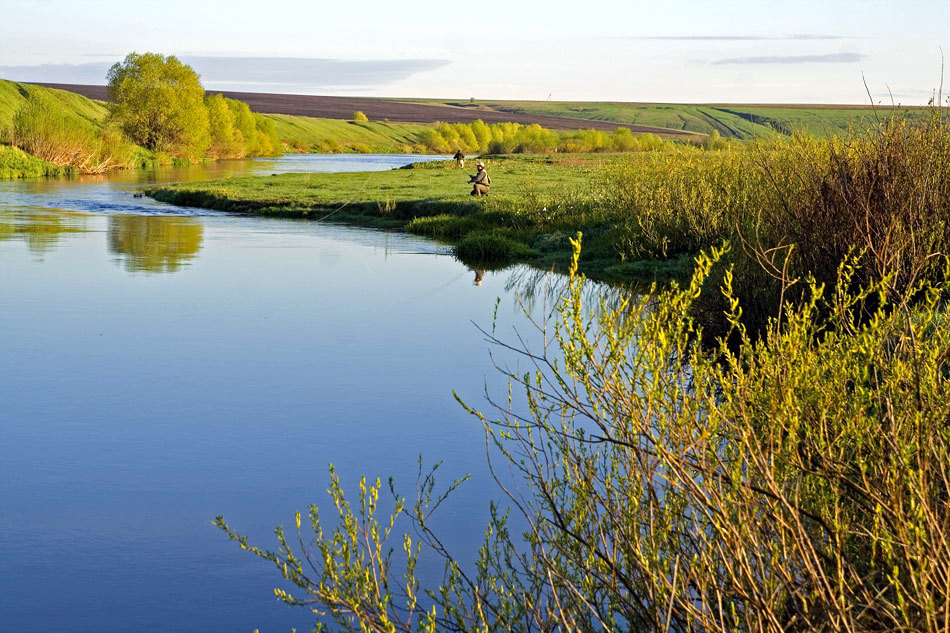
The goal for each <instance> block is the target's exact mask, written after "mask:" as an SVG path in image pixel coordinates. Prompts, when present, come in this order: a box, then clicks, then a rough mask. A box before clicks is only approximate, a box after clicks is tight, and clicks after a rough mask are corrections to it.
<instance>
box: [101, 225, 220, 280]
mask: <svg viewBox="0 0 950 633" xmlns="http://www.w3.org/2000/svg"><path fill="white" fill-rule="evenodd" d="M203 237H204V225H203V224H202V223H201V222H200V221H198V220H195V219H194V218H186V217H175V216H161V215H113V216H110V217H109V251H110V252H112V253H113V254H115V255H119V256H120V257H119V259H121V260H122V261H123V262H124V263H125V269H126V270H128V271H129V272H148V273H170V272H175V271H176V270H178V269H179V268H181V267H182V266H187V265H188V261H189V260H191V259H193V258H194V257H195V255H196V254H197V253H198V251H199V250H201V242H202V239H203Z"/></svg>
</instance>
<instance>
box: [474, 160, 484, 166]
mask: <svg viewBox="0 0 950 633" xmlns="http://www.w3.org/2000/svg"><path fill="white" fill-rule="evenodd" d="M475 166H476V167H484V166H485V163H483V162H481V161H478V162H477V163H475Z"/></svg>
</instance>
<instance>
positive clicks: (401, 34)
mask: <svg viewBox="0 0 950 633" xmlns="http://www.w3.org/2000/svg"><path fill="white" fill-rule="evenodd" d="M0 15H3V18H4V24H3V27H2V37H0V78H3V79H13V80H17V81H39V82H59V83H87V84H104V83H105V73H106V71H107V70H108V68H109V67H110V66H111V65H112V64H114V63H116V62H118V61H120V60H122V59H123V58H124V57H125V55H127V54H128V53H130V52H133V51H134V52H138V53H144V52H154V53H161V54H164V55H176V56H178V57H179V58H180V59H182V61H184V62H185V63H188V64H190V65H191V66H192V67H193V68H194V69H195V70H196V71H197V72H198V73H199V74H200V75H201V78H202V83H203V84H204V86H205V88H208V89H217V90H235V91H252V92H278V93H293V94H319V95H353V96H379V97H431V98H452V99H469V98H475V99H484V100H489V99H530V100H545V99H548V98H550V99H553V100H555V101H639V102H668V103H709V102H718V103H863V104H866V103H869V102H870V101H872V100H873V101H874V102H875V103H878V102H880V103H891V102H892V101H893V102H895V103H900V104H905V105H913V104H925V103H927V101H928V100H929V99H930V98H932V97H933V96H934V95H935V92H936V91H937V90H938V89H939V87H940V82H941V59H942V57H941V56H942V53H941V47H942V48H943V51H945V52H946V53H947V54H948V55H950V0H890V1H886V2H885V1H879V0H822V1H815V0H784V1H780V0H755V1H750V0H703V1H699V0H690V1H686V0H651V1H649V2H640V1H638V0H627V1H624V2H621V1H605V0H576V1H573V2H563V1H559V0H552V1H551V2H546V3H541V2H526V1H522V0H506V1H495V0H485V1H482V2H461V1H457V0H443V1H441V2H432V1H425V2H423V1H414V0H403V1H402V2H394V1H389V2H378V1H376V0H350V1H340V0H337V1H335V2H327V1H325V0H307V1H296V0H292V1H282V0H269V1H261V0H258V1H255V2H250V1H246V0H231V1H229V2H222V1H218V0H210V1H207V0H187V1H183V0H161V1H152V0H137V1H134V2H132V1H129V0H122V1H119V0H81V1H80V0H69V1H62V0H0ZM947 83H948V89H947V90H946V91H944V92H945V94H946V93H950V81H948V82H947ZM868 93H870V96H869V94H868Z"/></svg>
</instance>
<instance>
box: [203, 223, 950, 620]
mask: <svg viewBox="0 0 950 633" xmlns="http://www.w3.org/2000/svg"><path fill="white" fill-rule="evenodd" d="M721 254H722V252H721V251H714V252H713V254H712V256H711V257H705V256H703V257H700V258H698V259H697V271H696V273H695V276H694V277H693V279H692V281H691V282H690V283H689V284H688V286H687V287H685V288H682V289H680V288H678V287H673V288H672V289H670V290H668V291H666V292H662V293H655V294H654V295H653V296H650V297H646V298H642V299H639V300H626V299H624V300H620V301H619V302H616V303H615V304H611V305H608V304H607V303H606V302H602V303H601V304H600V305H599V306H589V305H587V304H586V302H585V299H584V298H585V296H587V295H586V293H585V292H584V288H585V282H584V280H583V278H582V277H580V276H578V275H577V274H576V267H577V263H578V260H579V255H580V245H579V240H578V241H577V242H575V251H574V256H573V265H572V269H571V270H572V274H571V277H570V283H569V287H568V289H567V293H566V295H565V296H564V297H563V298H562V299H560V300H559V301H558V302H557V303H556V305H555V312H554V315H553V317H545V318H544V321H543V322H537V323H534V322H532V323H531V326H532V327H536V328H538V329H539V330H540V331H541V332H542V333H543V334H544V339H543V340H544V341H545V344H544V346H543V347H541V348H539V349H532V348H531V347H528V346H526V344H525V342H524V341H525V339H523V338H520V337H519V338H518V339H517V341H518V342H516V343H509V342H508V341H505V340H502V339H499V338H496V336H495V334H494V329H493V330H492V331H491V332H486V335H488V336H489V338H490V340H492V341H493V342H495V343H496V344H497V345H498V346H499V349H498V352H499V353H500V354H507V353H512V352H514V353H516V354H517V355H518V356H519V357H521V358H523V360H524V361H526V363H527V364H528V365H530V366H532V367H534V368H536V371H535V372H534V373H531V372H529V373H520V371H517V370H516V371H509V370H506V369H504V367H505V366H506V365H500V366H499V370H500V371H501V372H502V373H503V374H504V375H505V376H506V377H507V378H508V380H509V389H508V391H507V392H506V393H504V394H501V398H500V399H499V401H498V402H497V403H496V402H494V401H492V402H491V405H492V407H493V408H494V410H495V413H494V414H492V415H491V416H487V415H484V414H482V413H481V412H479V411H477V410H476V409H475V408H473V407H471V406H469V405H467V404H464V403H463V406H464V407H465V408H466V410H468V411H469V412H470V413H471V414H472V415H474V416H475V417H476V418H477V419H478V420H479V421H480V422H481V423H482V424H483V425H484V427H485V431H486V433H487V434H488V436H489V438H490V440H491V442H492V443H493V444H494V447H495V448H496V449H497V451H498V457H497V459H499V460H500V461H501V462H503V463H504V465H506V466H507V467H508V468H509V469H510V470H511V472H512V473H513V476H514V477H516V479H520V481H519V482H517V483H518V484H519V485H517V486H511V487H507V488H506V489H505V493H506V494H507V495H508V496H509V499H510V502H511V504H512V506H513V508H515V510H516V511H519V512H521V513H523V515H524V520H525V523H526V525H527V526H528V527H527V529H526V530H525V532H524V533H523V535H522V537H521V538H520V539H519V538H518V537H517V535H514V534H512V533H511V532H510V531H509V529H508V526H507V520H506V516H505V514H504V513H503V512H500V511H498V510H497V509H496V508H495V507H494V506H493V507H492V513H491V516H492V518H491V521H490V523H489V525H488V526H487V529H486V537H485V541H484V543H483V544H482V546H481V548H480V549H479V551H478V554H477V556H476V557H475V562H474V564H473V565H472V566H471V567H469V568H466V569H463V568H462V566H461V564H460V563H459V562H458V560H457V559H454V558H453V557H452V556H450V555H449V553H448V552H447V551H446V550H445V548H444V547H443V546H442V541H441V540H440V539H439V537H438V534H437V533H436V532H434V531H433V529H432V527H431V523H432V522H431V517H432V514H433V512H434V511H435V510H436V509H437V508H438V506H439V504H440V503H441V502H442V501H443V500H444V499H445V497H446V495H447V494H449V493H450V492H451V491H452V490H454V489H455V488H456V487H457V486H458V485H459V483H460V482H459V481H456V482H453V483H452V484H450V486H449V488H448V491H447V492H446V493H444V494H437V493H435V492H434V490H435V476H434V472H433V473H430V474H428V475H425V476H420V479H419V481H420V483H419V486H418V491H417V493H416V495H415V497H416V499H417V501H416V503H415V504H410V503H407V502H406V501H405V499H404V498H402V497H400V496H399V495H397V494H396V493H395V492H393V495H394V509H393V512H392V513H391V514H389V515H388V516H387V518H386V519H385V521H384V522H383V523H382V524H380V523H379V522H378V520H377V518H376V513H377V499H378V494H379V490H380V485H379V482H378V480H377V483H376V485H374V486H367V485H366V482H365V479H364V480H363V481H362V482H361V484H360V497H359V498H360V504H359V505H358V506H357V507H356V508H352V507H351V506H350V505H349V504H348V503H347V502H346V499H345V496H344V494H343V491H342V488H341V487H340V484H339V480H338V479H337V478H336V476H335V473H332V471H331V488H330V493H331V497H332V499H333V501H334V504H335V506H336V509H337V515H338V519H339V524H340V527H339V528H337V529H335V530H333V531H332V532H331V533H325V532H324V531H323V527H322V524H321V522H320V514H319V510H318V509H317V508H316V507H314V506H311V510H310V517H311V526H310V527H311V532H308V533H307V534H306V535H304V533H303V532H301V531H300V530H301V528H300V526H301V520H300V515H299V514H298V515H297V517H296V524H297V529H298V538H297V542H296V543H294V544H291V543H290V542H289V541H288V540H287V539H285V537H284V533H283V530H282V529H281V528H278V529H277V531H276V532H277V536H278V543H279V545H280V548H279V550H278V551H277V552H270V551H264V550H261V549H259V548H257V547H255V546H252V545H249V543H248V541H247V539H246V538H245V537H243V536H241V535H239V534H238V533H237V532H235V531H234V530H233V529H232V528H230V527H229V526H228V525H227V524H226V523H225V522H224V520H223V519H222V518H221V517H218V518H217V520H216V521H215V523H216V525H218V527H220V528H221V529H222V530H225V531H226V532H227V533H228V536H229V537H230V538H231V539H234V540H236V541H238V543H239V544H240V545H241V547H242V549H248V550H250V551H252V552H254V553H255V554H257V555H258V556H261V557H263V558H265V559H267V560H269V561H271V562H272V563H274V564H275V565H276V566H277V568H278V570H279V573H280V574H281V575H282V576H283V577H285V578H288V579H290V580H291V581H292V582H293V583H294V584H295V586H296V589H297V592H299V593H298V595H291V594H290V593H287V592H284V591H283V590H280V589H278V590H275V593H276V594H277V595H278V596H279V597H281V598H282V599H284V601H285V602H288V603H289V604H295V605H300V604H307V605H308V606H311V608H314V609H315V610H316V611H317V612H318V613H329V614H330V615H331V616H332V618H333V619H334V621H335V622H336V623H337V625H338V626H339V628H340V629H341V630H348V631H352V630H363V631H406V632H408V631H417V630H432V629H433V628H434V627H437V628H438V629H439V630H455V631H486V630H497V631H554V630H571V631H603V630H618V629H621V630H632V631H640V630H649V631H683V632H686V631H716V632H723V633H725V632H730V633H731V632H736V631H788V630H796V631H820V630H832V629H834V630H854V631H872V630H873V631H883V630H915V631H928V632H933V633H937V632H938V631H943V630H945V626H946V620H945V613H946V609H947V608H948V595H947V592H946V579H947V578H948V577H950V547H948V546H947V541H946V526H947V525H948V522H950V480H948V478H947V476H946V465H947V464H948V463H950V429H948V427H947V424H946V420H947V419H948V416H950V397H948V396H950V328H948V327H947V319H948V316H947V312H946V305H945V303H944V297H943V295H944V292H943V290H942V289H941V287H937V286H932V285H930V284H928V283H926V282H922V283H919V284H914V285H912V286H910V287H906V288H904V289H903V290H902V291H901V292H900V293H899V294H898V295H893V293H892V291H891V287H890V283H891V280H890V279H885V280H882V281H881V282H877V283H873V284H871V285H868V286H860V285H856V284H855V279H856V278H855V274H856V272H858V269H857V268H856V267H855V266H853V265H852V264H851V263H845V264H843V265H842V266H841V267H840V268H839V272H838V278H837V281H836V283H835V285H834V286H833V287H832V288H831V289H830V290H826V287H825V286H822V285H816V284H810V285H809V286H808V300H807V301H805V302H804V303H802V304H800V305H798V306H794V305H786V306H785V308H784V311H783V313H782V315H781V319H777V320H775V321H773V327H771V328H770V329H769V330H768V332H767V335H766V336H765V337H764V338H761V339H758V340H754V339H753V338H751V337H749V336H748V334H747V333H746V331H745V330H744V328H743V327H742V325H741V319H740V317H741V304H740V302H739V301H738V300H736V299H735V297H734V296H733V295H732V290H731V281H732V277H731V275H728V274H727V275H726V276H725V278H724V283H723V287H722V292H723V293H724V295H725V297H726V299H727V303H728V305H729V310H728V318H729V320H730V322H731V323H732V325H733V327H734V329H735V332H734V333H735V335H736V336H737V337H738V339H739V344H738V345H737V346H729V345H727V343H726V339H724V338H721V339H718V340H705V339H704V335H703V332H702V331H701V329H700V328H699V327H698V325H697V323H696V322H695V320H694V319H693V317H692V314H693V312H694V310H693V305H694V303H695V301H696V300H697V298H698V297H700V296H701V294H702V292H703V287H704V286H705V282H704V277H705V276H706V275H708V274H709V273H710V270H711V268H712V265H713V262H714V260H715V259H717V258H718V257H719V256H720V255H721ZM941 282H942V284H946V283H948V282H950V265H947V262H946V261H945V262H944V267H943V272H942V275H941ZM888 295H890V296H892V297H893V298H894V301H893V302H890V301H886V302H884V303H882V302H881V301H880V298H881V297H883V296H888ZM547 314H548V313H547V311H545V315H547ZM526 316H527V315H526ZM511 366H513V367H514V366H516V365H514V364H512V365H511ZM513 390H520V391H521V392H522V394H523V396H524V400H523V401H521V402H523V404H522V405H519V404H517V402H519V400H515V399H513V398H512V392H513ZM843 395H844V396H845V397H842V396H843ZM460 402H461V400H460ZM499 465H500V464H499ZM497 467H498V465H496V468H497ZM390 488H391V489H392V484H390ZM399 521H402V522H403V525H405V528H403V529H408V528H411V529H412V532H411V533H412V534H414V535H415V537H411V536H410V535H409V534H410V532H408V531H407V532H405V535H404V536H403V539H402V543H403V551H404V552H405V555H406V562H405V565H404V566H403V567H402V568H401V569H400V570H399V571H396V569H395V568H394V566H393V565H392V564H391V562H390V559H389V557H388V556H386V555H385V552H387V551H391V550H390V549H389V548H390V547H391V546H390V545H388V543H387V541H388V540H389V539H391V538H393V537H394V536H393V535H394V534H395V533H396V530H397V526H396V523H397V522H399ZM428 553H431V554H435V555H437V556H441V557H443V558H444V560H445V574H444V578H443V581H442V582H441V584H440V586H438V587H435V586H433V587H429V588H426V587H423V586H422V585H421V583H420V580H419V578H418V576H417V575H416V573H415V568H416V563H417V561H418V560H419V557H420V555H423V554H428ZM311 570H312V571H311ZM397 601H401V602H399V603H398V604H399V606H398V607H397V606H396V605H397ZM319 625H322V623H320V624H319Z"/></svg>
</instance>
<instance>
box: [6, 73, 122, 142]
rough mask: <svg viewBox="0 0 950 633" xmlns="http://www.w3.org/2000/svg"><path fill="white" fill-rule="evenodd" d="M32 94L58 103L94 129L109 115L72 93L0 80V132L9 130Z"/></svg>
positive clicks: (103, 107) (105, 110)
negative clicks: (16, 115)
mask: <svg viewBox="0 0 950 633" xmlns="http://www.w3.org/2000/svg"><path fill="white" fill-rule="evenodd" d="M33 94H42V95H45V96H46V97H48V98H50V99H53V100H55V101H57V102H59V103H60V104H61V105H62V106H63V108H64V109H65V110H67V111H69V112H70V113H71V114H72V115H73V116H74V117H77V118H79V119H83V120H85V121H87V122H88V123H90V124H91V125H92V126H94V127H96V128H99V127H101V126H102V123H103V121H104V120H105V118H106V116H108V114H109V111H108V110H107V109H106V107H105V105H103V104H102V103H99V102H98V101H93V100H91V99H87V98H86V97H84V96H82V95H78V94H76V93H74V92H66V91H65V90H54V89H52V88H44V87H42V86H34V85H32V84H25V83H21V82H17V81H7V80H6V79H0V130H9V128H10V126H11V125H12V124H13V115H14V114H16V111H17V110H19V109H20V107H21V106H22V105H23V104H24V103H26V101H27V99H29V98H30V96H31V95H33Z"/></svg>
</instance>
